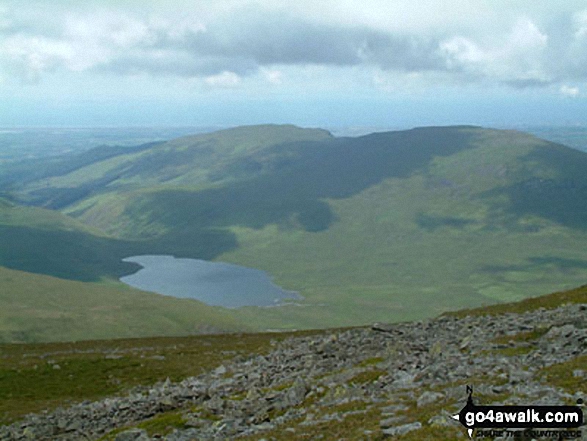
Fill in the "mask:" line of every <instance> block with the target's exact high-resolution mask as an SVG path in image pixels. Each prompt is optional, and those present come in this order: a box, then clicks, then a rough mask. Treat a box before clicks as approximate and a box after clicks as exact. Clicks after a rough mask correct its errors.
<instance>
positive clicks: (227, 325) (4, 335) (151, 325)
mask: <svg viewBox="0 0 587 441" xmlns="http://www.w3.org/2000/svg"><path fill="white" fill-rule="evenodd" d="M0 305H1V308H0V342H35V341H36V342H39V341H67V340H89V339H108V338H123V337H127V338H128V337H146V336H156V335H159V336H165V335H167V336H169V335H190V334H191V335H193V334H198V333H202V332H209V331H213V332H214V331H216V332H218V331H224V332H227V331H236V330H246V329H247V328H248V326H247V325H241V324H239V323H238V322H236V321H235V320H234V318H232V317H231V316H230V314H229V312H228V311H226V310H224V309H222V308H216V307H211V306H208V305H205V304H203V303H201V302H197V301H195V300H191V299H177V298H172V297H166V296H162V295H158V294H152V293H147V292H144V291H139V290H136V289H132V288H129V287H128V286H126V285H123V284H122V283H119V282H111V283H82V282H76V281H71V280H63V279H58V278H55V277H50V276H44V275H40V274H31V273H25V272H22V271H15V270H10V269H7V268H2V267H0ZM248 329H250V328H248Z"/></svg>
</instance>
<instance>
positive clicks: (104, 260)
mask: <svg viewBox="0 0 587 441" xmlns="http://www.w3.org/2000/svg"><path fill="white" fill-rule="evenodd" d="M267 130H269V132H270V133H268V134H265V136H264V137H263V136H261V135H262V132H264V131H267ZM250 136H252V138H251V137H250ZM186 139H187V140H188V141H186ZM194 139H195V140H197V141H196V142H195V146H192V144H193V143H194V141H193V140H194ZM210 140H216V141H214V142H212V141H210ZM190 143H192V144H190ZM215 143H216V144H215ZM191 148H193V149H195V150H201V151H199V153H198V155H200V156H197V155H194V153H193V152H191V153H190V151H189V150H190V149H191ZM186 152H187V153H186ZM98 156H99V155H98ZM127 160H128V161H127ZM125 161H127V162H125ZM585 170H587V156H586V154H585V153H582V152H578V151H575V150H572V149H570V148H568V147H564V146H561V145H558V144H554V143H551V142H547V141H543V140H540V139H538V138H536V137H534V136H531V135H526V134H524V133H521V132H517V131H500V130H493V129H485V128H479V127H471V126H457V127H428V128H426V127H423V128H415V129H411V130H407V131H395V132H382V133H375V134H370V135H365V136H361V137H356V138H352V137H342V138H337V137H332V136H331V135H330V134H329V133H328V132H325V131H323V130H313V129H312V130H308V129H301V128H296V127H293V126H289V125H286V126H253V127H246V128H240V129H232V130H227V131H221V132H216V133H212V134H207V135H198V136H196V137H188V138H180V140H172V141H169V142H167V143H163V144H160V145H157V146H154V147H151V148H146V149H143V150H141V151H140V152H134V153H131V154H128V155H119V156H116V157H113V158H109V159H105V160H104V161H99V162H96V163H93V164H90V165H89V166H87V167H84V168H81V169H78V170H77V171H76V172H75V173H73V174H68V175H64V176H61V177H59V179H53V178H50V179H41V180H39V181H35V182H32V183H30V182H26V183H22V185H21V187H19V188H18V189H17V190H18V191H15V190H14V188H13V191H15V193H16V194H17V195H20V199H21V200H22V201H28V203H32V202H35V201H36V202H35V203H38V204H40V205H51V206H54V207H56V206H61V207H62V208H61V210H60V212H61V215H63V216H69V217H73V218H75V219H76V220H77V221H80V222H83V223H85V224H86V225H90V226H91V227H92V228H95V229H98V230H99V231H100V232H101V233H102V234H103V237H102V238H100V240H97V239H96V238H95V237H93V236H88V235H87V234H82V235H79V236H77V239H75V240H73V237H69V238H64V239H65V240H64V241H62V242H63V244H62V245H60V244H59V243H58V242H56V241H55V240H52V241H51V243H52V244H56V245H54V246H55V248H56V249H59V247H60V246H64V245H65V244H66V243H77V244H78V245H80V247H79V248H80V249H82V250H85V251H84V252H86V256H87V258H84V262H85V265H86V266H85V267H83V266H80V265H79V262H76V261H75V260H72V259H69V258H68V259H64V260H63V261H64V262H65V261H72V262H73V264H72V266H71V270H70V271H69V273H68V269H67V267H66V265H62V268H59V272H58V271H57V270H58V268H56V267H49V266H47V265H46V264H45V262H43V259H42V255H41V254H39V253H36V250H35V253H36V254H35V253H33V254H32V255H33V256H35V255H36V257H34V259H36V261H35V262H37V263H36V264H35V265H29V266H27V267H23V266H22V262H23V261H22V259H20V258H21V257H22V256H19V255H18V254H15V255H14V257H13V258H11V259H8V260H7V258H6V256H4V257H2V255H1V254H0V264H3V265H5V266H9V267H11V268H15V269H25V270H27V269H28V270H31V271H34V272H41V273H45V274H49V275H54V276H55V275H57V276H59V277H62V278H66V279H67V278H69V279H78V280H86V281H94V282H97V281H100V280H109V281H110V282H111V283H114V282H115V280H116V279H117V278H118V277H119V276H120V275H122V274H128V272H130V271H131V267H128V266H127V267H124V266H123V265H122V263H121V259H122V258H124V257H129V256H131V255H139V254H165V255H174V256H175V257H183V258H197V259H206V260H216V261H224V262H229V263H234V264H239V265H243V266H247V267H252V268H258V269H261V270H264V271H266V272H267V273H268V274H269V275H270V276H272V277H273V278H274V281H275V283H277V284H278V285H280V286H282V287H283V288H284V289H287V290H292V291H297V292H299V293H300V294H301V295H302V296H303V297H304V301H303V302H302V303H303V306H297V307H294V306H287V307H282V308H272V309H259V308H241V309H239V310H236V311H234V312H232V314H233V315H234V317H235V318H236V319H238V321H239V322H242V323H257V324H258V325H259V326H260V328H261V329H276V328H286V329H287V328H289V329H292V328H302V327H303V328H311V327H316V326H345V325H350V324H357V325H358V324H365V322H366V321H367V320H368V321H377V320H381V319H383V318H384V317H388V320H389V317H393V318H394V320H402V319H418V318H423V317H426V316H433V315H436V314H438V313H441V312H444V311H447V310H454V309H459V308H461V307H472V306H480V305H483V304H489V303H499V302H507V301H512V300H519V299H521V298H523V297H528V296H536V295H539V294H544V293H546V292H551V291H555V290H558V289H562V288H565V287H571V286H576V285H580V284H582V283H583V282H584V280H585V279H586V278H587V253H586V252H585V250H584V249H583V247H581V243H583V242H584V241H585V240H586V239H587V236H586V231H585V225H587V208H586V207H585V204H584V200H585V198H586V197H587V194H586V191H587V190H586V189H587V174H585V173H584V172H585ZM1 190H2V188H0V191H1ZM35 198H37V199H35ZM13 199H14V198H13ZM16 199H18V198H16ZM12 227H14V226H12ZM12 227H11V228H12ZM29 231H30V230H26V231H22V232H21V233H22V235H21V236H25V233H27V232H29ZM35 234H36V233H35ZM35 237H39V240H44V239H43V238H42V236H35ZM58 237H60V236H58ZM62 238H63V237H62ZM7 240H8V238H7V235H3V236H1V237H0V246H2V245H3V244H4V246H5V244H6V243H7ZM2 241H3V242H2ZM84 244H85V245H84ZM10 246H11V247H12V249H16V248H15V247H16V245H15V244H12V245H10ZM76 246H77V245H76ZM41 248H42V247H41ZM91 250H95V252H96V253H95V254H94V255H93V256H92V253H88V251H91ZM92 252H93V251H92ZM65 255H71V252H69V254H65ZM19 259H20V260H19ZM34 259H33V260H34ZM33 260H29V262H32V261H33ZM39 262H41V263H39ZM19 265H20V266H19Z"/></svg>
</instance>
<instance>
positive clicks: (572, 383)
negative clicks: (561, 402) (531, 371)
mask: <svg viewBox="0 0 587 441" xmlns="http://www.w3.org/2000/svg"><path fill="white" fill-rule="evenodd" d="M578 369H581V370H583V371H587V355H581V356H579V357H577V358H574V359H572V360H569V361H566V362H564V363H558V364H554V365H552V366H549V367H546V368H543V369H542V370H540V371H539V373H538V374H537V375H538V376H539V377H541V378H542V379H543V381H544V382H546V383H548V384H552V385H554V386H557V387H560V388H562V389H564V390H566V391H567V392H568V393H570V394H576V393H580V394H583V399H585V397H586V396H587V381H585V377H575V376H574V375H573V371H574V370H578ZM573 404H574V403H573Z"/></svg>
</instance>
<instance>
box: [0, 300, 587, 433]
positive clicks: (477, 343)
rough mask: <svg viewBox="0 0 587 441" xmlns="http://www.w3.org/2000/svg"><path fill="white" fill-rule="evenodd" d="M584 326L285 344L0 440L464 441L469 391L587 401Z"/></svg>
mask: <svg viewBox="0 0 587 441" xmlns="http://www.w3.org/2000/svg"><path fill="white" fill-rule="evenodd" d="M586 317H587V304H570V305H565V306H561V307H559V308H557V309H548V310H547V309H539V310H535V311H531V312H527V313H523V314H502V315H496V316H467V317H465V318H457V317H454V316H443V317H440V318H437V319H432V320H426V321H420V322H412V323H400V324H392V325H384V324H376V325H373V326H372V327H371V328H355V329H347V330H341V331H332V332H329V333H324V334H319V335H311V336H301V337H293V338H289V339H286V340H284V341H282V342H279V343H275V345H274V346H273V349H272V350H271V351H270V352H269V353H268V354H265V355H256V356H254V357H251V358H247V359H242V358H241V359H235V360H233V361H232V362H230V363H226V364H224V365H221V366H218V367H217V368H216V369H215V370H213V371H211V372H209V373H207V374H205V375H201V376H198V377H192V378H186V379H185V380H183V381H181V382H179V383H171V382H169V381H166V382H165V383H161V384H158V385H155V386H151V387H142V388H136V389H134V390H132V391H131V392H130V393H128V395H126V396H120V397H113V398H108V399H104V400H101V401H97V402H84V403H80V404H77V405H74V406H72V407H69V408H61V409H57V410H55V411H52V412H50V413H46V414H38V415H30V416H28V417H27V418H26V419H25V420H23V421H20V422H19V423H15V424H12V425H10V426H5V427H0V439H2V440H24V439H34V440H43V439H51V440H80V439H105V440H107V439H109V440H116V441H127V440H137V441H139V440H140V441H147V440H151V439H165V440H173V441H183V440H225V439H234V438H242V439H267V440H269V439H384V438H391V439H396V438H397V439H458V438H462V439H466V438H467V434H466V431H465V430H464V428H463V427H462V426H461V425H460V424H459V423H458V422H455V421H454V420H452V419H451V418H450V415H451V414H454V413H457V412H458V411H459V410H460V409H461V408H462V407H463V405H464V404H465V401H466V397H467V394H466V388H465V386H466V385H467V384H470V385H473V387H474V398H475V400H476V401H477V402H478V403H483V404H521V405H523V404H545V405H546V404H548V405H558V404H572V405H575V404H576V403H577V402H578V400H579V403H580V402H581V400H585V399H587V396H586V395H587V393H586V386H585V383H586V382H587V363H585V365H584V364H583V361H584V360H587V358H586V356H587V318H586ZM576 385H579V386H578V387H576ZM582 432H583V435H582V436H583V437H582V438H581V439H583V440H587V429H586V428H585V427H583V431H582ZM485 439H487V438H485ZM518 439H523V438H518Z"/></svg>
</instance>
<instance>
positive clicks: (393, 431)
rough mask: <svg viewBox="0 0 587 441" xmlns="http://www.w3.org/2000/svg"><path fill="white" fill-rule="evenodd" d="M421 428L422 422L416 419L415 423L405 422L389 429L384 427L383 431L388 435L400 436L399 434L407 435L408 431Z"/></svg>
mask: <svg viewBox="0 0 587 441" xmlns="http://www.w3.org/2000/svg"><path fill="white" fill-rule="evenodd" d="M421 428H422V423H420V422H419V421H416V422H415V423H410V424H404V425H402V426H397V427H390V428H387V429H383V430H382V431H381V432H383V434H384V435H386V436H399V435H405V434H406V433H408V432H412V431H414V430H418V429H421Z"/></svg>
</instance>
